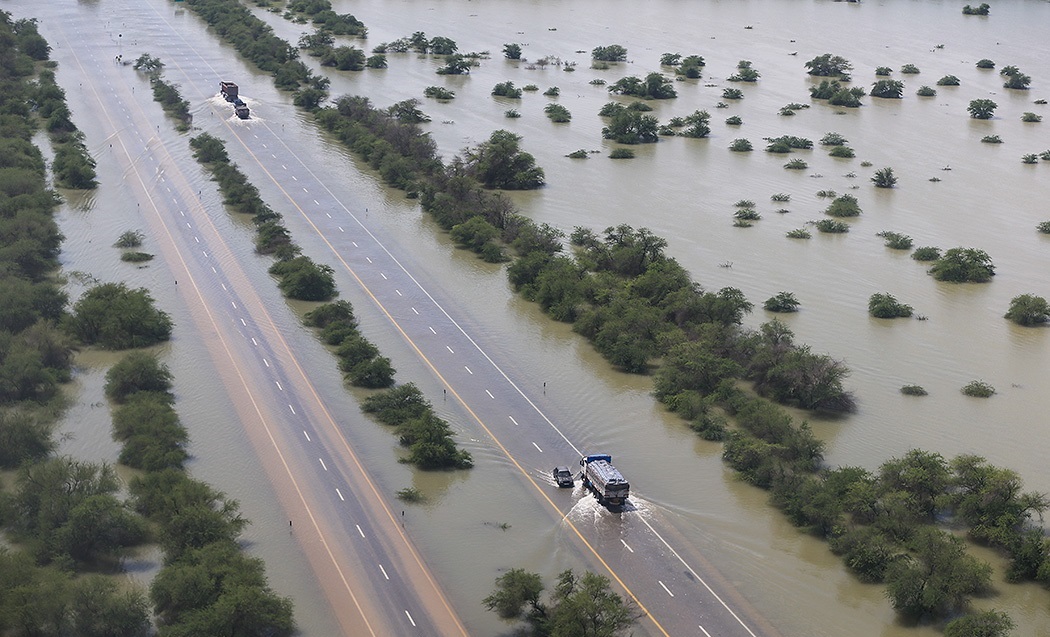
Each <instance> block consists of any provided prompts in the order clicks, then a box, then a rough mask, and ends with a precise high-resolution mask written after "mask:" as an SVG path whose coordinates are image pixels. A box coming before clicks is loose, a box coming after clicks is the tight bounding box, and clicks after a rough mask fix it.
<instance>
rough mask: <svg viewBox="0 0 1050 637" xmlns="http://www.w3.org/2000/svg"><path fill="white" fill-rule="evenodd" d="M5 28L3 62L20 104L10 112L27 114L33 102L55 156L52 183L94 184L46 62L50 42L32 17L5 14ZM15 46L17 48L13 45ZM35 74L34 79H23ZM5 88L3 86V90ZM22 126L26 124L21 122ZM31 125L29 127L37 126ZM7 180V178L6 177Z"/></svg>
mask: <svg viewBox="0 0 1050 637" xmlns="http://www.w3.org/2000/svg"><path fill="white" fill-rule="evenodd" d="M4 16H5V20H4V24H5V29H6V30H7V31H8V33H9V36H10V37H11V38H12V40H13V46H11V45H9V46H8V47H7V50H8V60H6V62H7V63H9V64H11V65H12V66H10V67H8V68H9V71H10V73H9V77H10V78H11V79H12V80H14V82H15V83H16V84H17V88H15V86H11V87H10V88H11V90H17V91H18V93H17V95H18V96H19V97H20V98H21V99H22V103H21V104H20V105H15V104H12V107H13V108H14V110H13V111H10V112H11V113H12V114H18V115H28V114H29V110H28V107H29V105H30V104H32V105H33V109H34V112H35V113H36V116H37V118H39V121H40V125H41V126H42V128H43V130H44V131H45V132H47V135H48V137H49V138H50V140H51V146H52V148H53V149H54V152H55V159H54V161H53V163H52V166H51V169H52V172H53V173H54V176H55V185H57V186H59V187H60V188H70V189H73V190H90V189H92V188H94V187H95V186H97V185H98V182H96V181H95V160H94V158H92V157H91V154H90V153H89V152H88V150H87V147H86V146H85V145H84V133H82V132H81V131H80V130H79V129H78V128H77V125H76V124H74V123H73V113H72V111H70V110H69V106H67V105H66V92H65V91H64V90H63V89H62V87H61V86H59V85H58V84H57V83H56V82H55V72H54V71H53V70H52V69H53V68H54V66H55V63H54V62H50V61H49V58H50V56H51V45H49V44H48V43H47V40H45V39H44V38H43V36H41V35H40V33H39V31H38V30H37V26H36V20H33V19H21V20H11V16H10V14H7V13H5V14H4ZM15 47H17V49H16V48H15ZM34 73H35V74H36V82H35V83H33V82H28V81H24V80H25V79H26V78H29V77H31V76H32V75H33V74H34ZM6 90H8V87H5V91H6ZM22 125H28V123H24V124H22ZM37 126H38V125H37V124H33V125H32V127H33V129H36V128H37ZM9 179H10V177H9Z"/></svg>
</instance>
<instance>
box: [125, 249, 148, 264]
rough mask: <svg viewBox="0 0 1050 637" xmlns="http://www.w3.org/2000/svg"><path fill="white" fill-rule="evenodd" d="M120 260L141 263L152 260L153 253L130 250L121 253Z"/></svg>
mask: <svg viewBox="0 0 1050 637" xmlns="http://www.w3.org/2000/svg"><path fill="white" fill-rule="evenodd" d="M120 260H121V261H126V262H128V263H142V262H144V261H152V260H153V255H152V254H150V253H148V252H138V251H130V252H124V253H121V255H120Z"/></svg>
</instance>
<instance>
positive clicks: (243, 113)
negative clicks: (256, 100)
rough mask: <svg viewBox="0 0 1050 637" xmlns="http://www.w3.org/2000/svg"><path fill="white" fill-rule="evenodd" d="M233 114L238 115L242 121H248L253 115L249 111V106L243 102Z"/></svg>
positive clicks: (234, 109) (236, 107)
mask: <svg viewBox="0 0 1050 637" xmlns="http://www.w3.org/2000/svg"><path fill="white" fill-rule="evenodd" d="M238 101H239V100H238ZM233 112H234V113H236V114H237V117H240V118H241V119H248V115H249V114H250V113H251V111H249V110H248V105H247V104H245V103H244V102H241V103H240V104H237V105H236V106H234V107H233Z"/></svg>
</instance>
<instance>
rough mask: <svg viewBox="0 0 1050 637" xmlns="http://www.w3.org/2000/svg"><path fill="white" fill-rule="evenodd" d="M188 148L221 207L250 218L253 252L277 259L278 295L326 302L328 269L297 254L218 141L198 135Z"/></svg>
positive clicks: (330, 284)
mask: <svg viewBox="0 0 1050 637" xmlns="http://www.w3.org/2000/svg"><path fill="white" fill-rule="evenodd" d="M190 148H192V149H193V156H194V157H196V158H197V161H199V162H200V163H202V164H204V166H205V167H206V168H207V169H208V171H209V172H211V174H212V178H213V179H214V180H215V181H216V182H217V183H218V185H219V190H220V191H221V192H222V194H223V197H224V199H223V203H225V204H226V205H227V206H229V207H230V209H232V210H234V211H235V212H239V213H243V214H249V215H251V216H252V222H254V223H255V250H256V252H258V253H260V254H269V255H273V257H274V258H275V259H277V261H276V262H275V263H274V264H273V265H272V266H270V274H272V275H274V276H275V277H277V285H278V287H279V288H280V289H281V292H282V293H283V294H284V295H285V296H286V297H288V298H290V299H297V300H301V301H327V300H329V299H331V298H332V297H333V296H335V295H336V289H335V280H334V278H333V276H332V275H333V270H332V268H331V267H329V266H327V265H322V264H317V263H315V262H314V261H313V259H311V258H310V257H307V256H304V255H302V254H301V252H302V250H301V249H300V248H299V246H298V245H296V244H295V243H294V242H293V241H292V238H291V234H290V233H289V232H288V229H287V228H285V227H284V225H283V224H281V215H280V214H279V213H277V212H275V211H274V210H273V209H272V208H270V206H268V205H266V202H264V201H263V200H262V197H260V196H259V190H258V188H256V187H255V186H254V185H252V184H251V183H250V182H249V181H248V178H247V177H246V176H245V175H244V173H242V172H241V171H240V169H239V168H237V165H236V164H234V163H232V162H231V161H230V158H229V155H228V154H227V153H226V146H225V144H223V142H222V140H220V139H218V138H217V137H213V136H212V135H209V134H208V133H201V134H200V135H198V136H196V137H193V138H191V139H190Z"/></svg>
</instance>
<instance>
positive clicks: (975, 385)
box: [960, 380, 995, 398]
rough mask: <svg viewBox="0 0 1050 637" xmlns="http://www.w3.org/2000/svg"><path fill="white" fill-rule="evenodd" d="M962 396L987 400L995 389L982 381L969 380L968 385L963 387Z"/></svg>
mask: <svg viewBox="0 0 1050 637" xmlns="http://www.w3.org/2000/svg"><path fill="white" fill-rule="evenodd" d="M960 391H962V393H963V394H965V395H967V396H972V397H974V398H988V397H989V396H991V395H993V394H995V387H992V386H991V385H989V384H988V383H986V382H984V381H983V380H971V381H970V382H969V383H967V384H965V385H963V388H962V390H960Z"/></svg>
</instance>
